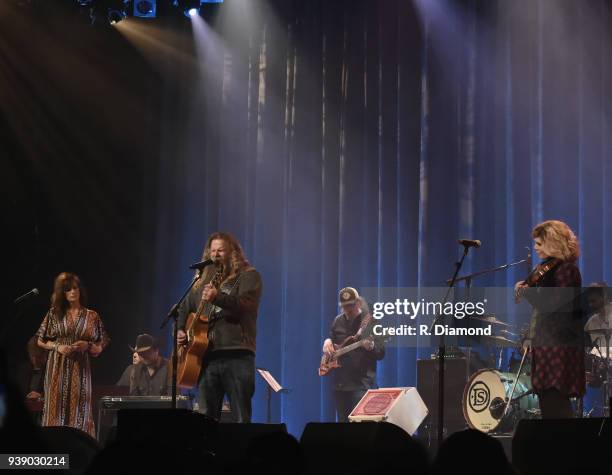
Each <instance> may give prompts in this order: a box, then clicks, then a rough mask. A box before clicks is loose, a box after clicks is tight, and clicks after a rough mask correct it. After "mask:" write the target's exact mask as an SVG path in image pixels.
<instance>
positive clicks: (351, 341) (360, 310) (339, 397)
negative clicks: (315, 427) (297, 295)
mask: <svg viewBox="0 0 612 475" xmlns="http://www.w3.org/2000/svg"><path fill="white" fill-rule="evenodd" d="M338 299H339V301H340V307H341V308H342V313H341V314H340V315H338V316H337V317H336V318H335V319H334V322H333V323H332V326H331V331H330V338H328V339H326V340H325V342H323V354H324V355H323V361H322V362H321V368H320V369H319V374H320V375H324V374H327V372H329V370H330V369H332V368H337V369H335V370H334V375H335V376H334V377H335V379H334V399H335V403H336V413H337V416H338V422H348V416H349V414H350V413H351V411H352V410H353V408H354V407H355V406H356V405H357V403H358V402H359V400H360V399H361V398H362V397H363V395H364V394H365V393H366V392H367V390H368V389H376V387H377V386H376V362H377V361H378V360H381V359H383V358H384V356H385V347H384V344H383V343H382V341H375V340H374V339H372V338H371V336H372V317H371V315H370V312H369V309H368V306H367V304H366V302H365V300H364V299H363V298H361V297H360V296H359V293H358V292H357V290H355V289H354V288H353V287H345V288H344V289H342V290H341V291H340V294H339V296H338ZM349 345H354V350H349V351H348V352H343V351H342V349H343V348H346V349H348V347H349ZM336 352H341V353H343V355H342V356H341V357H340V358H338V360H337V361H336V358H335V354H336ZM336 364H339V366H337V365H336Z"/></svg>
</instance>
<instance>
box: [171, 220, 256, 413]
mask: <svg viewBox="0 0 612 475" xmlns="http://www.w3.org/2000/svg"><path fill="white" fill-rule="evenodd" d="M203 259H211V260H212V261H213V262H214V265H213V266H209V267H207V268H206V270H205V272H204V275H203V276H202V280H201V281H200V282H198V284H196V285H195V286H194V287H193V289H192V290H191V292H190V294H189V296H188V297H187V298H186V299H185V301H184V302H183V305H181V307H180V308H179V318H178V328H179V329H178V332H177V337H178V338H177V339H178V343H179V344H180V345H187V343H188V330H189V329H187V328H186V327H185V325H186V321H187V317H188V315H189V314H190V313H191V312H196V314H201V315H203V316H206V317H207V318H208V322H209V323H208V330H207V333H208V335H207V336H208V347H207V350H206V353H205V354H204V357H203V361H202V369H201V373H200V378H199V395H198V396H199V403H200V411H201V412H203V413H204V414H206V415H208V416H210V417H213V418H215V419H219V418H220V416H221V408H222V405H223V398H224V396H225V395H227V397H228V399H229V403H230V406H231V409H232V416H233V422H250V421H251V412H252V411H251V399H252V397H253V393H254V392H255V340H256V328H257V310H258V308H259V301H260V299H261V289H262V283H261V277H260V275H259V272H257V270H255V268H254V267H253V266H251V265H250V264H249V261H248V260H247V259H246V257H245V256H244V252H243V251H242V247H241V246H240V243H239V242H238V240H237V239H236V238H235V237H234V236H232V235H231V234H229V233H219V232H217V233H214V234H212V235H211V236H210V237H209V238H208V241H207V242H206V247H205V248H204V255H203Z"/></svg>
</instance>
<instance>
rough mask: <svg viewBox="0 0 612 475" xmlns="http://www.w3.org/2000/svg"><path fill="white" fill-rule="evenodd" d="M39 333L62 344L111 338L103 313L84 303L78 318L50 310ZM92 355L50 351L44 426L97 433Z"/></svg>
mask: <svg viewBox="0 0 612 475" xmlns="http://www.w3.org/2000/svg"><path fill="white" fill-rule="evenodd" d="M36 334H37V336H38V337H39V338H40V339H42V340H43V341H54V342H57V343H59V344H60V345H71V344H72V343H74V342H76V341H78V340H84V341H91V342H92V343H95V344H102V346H103V347H104V346H106V345H107V344H108V342H109V341H110V339H109V338H108V335H107V334H106V331H105V329H104V325H103V324H102V320H100V317H99V315H98V314H97V313H96V312H94V311H93V310H89V309H86V308H84V307H83V308H81V311H80V312H79V315H78V317H77V318H76V319H75V320H74V321H71V320H70V319H69V318H67V316H65V315H64V316H58V315H57V314H56V313H54V312H53V311H52V310H50V311H49V312H48V313H47V315H45V318H44V319H43V322H42V324H41V325H40V328H39V329H38V332H37V333H36ZM89 359H90V355H89V353H88V352H84V353H73V354H71V355H69V356H65V355H62V354H60V353H59V352H58V351H50V352H49V357H48V360H47V367H46V370H45V403H44V409H43V419H42V425H43V426H70V427H75V428H77V429H81V430H82V431H84V432H87V433H88V434H89V435H91V436H92V437H95V427H94V421H93V413H92V394H91V366H90V360H89Z"/></svg>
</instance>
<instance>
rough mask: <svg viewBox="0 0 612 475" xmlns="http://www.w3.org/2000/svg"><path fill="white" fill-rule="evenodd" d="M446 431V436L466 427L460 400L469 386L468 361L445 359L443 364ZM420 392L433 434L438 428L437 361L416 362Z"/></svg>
mask: <svg viewBox="0 0 612 475" xmlns="http://www.w3.org/2000/svg"><path fill="white" fill-rule="evenodd" d="M444 364H445V366H444V427H445V433H446V434H447V435H450V434H451V433H453V432H457V431H459V430H463V429H465V428H466V427H467V424H466V422H465V419H464V417H463V408H462V407H461V399H462V397H463V390H464V389H465V386H466V384H467V382H468V362H467V359H466V358H446V360H445V362H444ZM417 389H418V391H419V394H420V395H421V397H422V398H423V401H424V402H425V405H426V406H427V408H428V409H429V424H428V425H429V427H430V429H431V431H432V433H434V434H435V431H436V430H437V427H438V360H437V359H431V360H417Z"/></svg>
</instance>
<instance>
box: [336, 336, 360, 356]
mask: <svg viewBox="0 0 612 475" xmlns="http://www.w3.org/2000/svg"><path fill="white" fill-rule="evenodd" d="M363 342H364V340H359V341H356V342H355V343H351V344H350V345H348V346H345V347H344V348H340V349H339V350H336V352H335V353H334V355H335V356H336V358H338V357H340V356H342V355H344V354H346V353H348V352H349V351H353V350H355V349H357V348H359V347H360V346H362V345H363Z"/></svg>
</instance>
